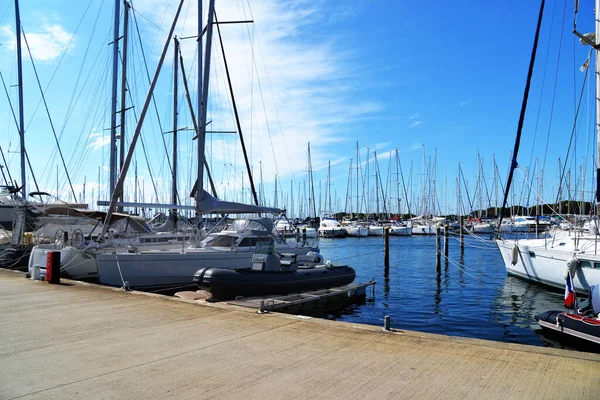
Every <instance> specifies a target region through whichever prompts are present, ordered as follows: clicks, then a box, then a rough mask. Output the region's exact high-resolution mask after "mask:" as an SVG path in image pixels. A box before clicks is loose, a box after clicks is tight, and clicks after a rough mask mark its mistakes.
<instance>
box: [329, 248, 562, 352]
mask: <svg viewBox="0 0 600 400" xmlns="http://www.w3.org/2000/svg"><path fill="white" fill-rule="evenodd" d="M435 242H436V239H435V237H434V236H429V237H427V236H412V237H395V236H393V237H390V267H389V269H386V268H384V266H383V238H376V237H368V238H344V239H321V240H320V242H319V245H320V247H321V254H322V255H323V256H324V257H325V259H326V260H331V261H332V262H334V263H335V264H346V265H349V266H351V267H353V268H354V269H355V270H356V275H357V276H356V282H366V281H369V280H370V279H372V278H373V279H375V281H376V282H377V283H376V285H375V289H374V295H371V294H369V295H368V296H367V300H366V302H364V303H363V304H349V305H348V306H346V307H345V308H344V309H342V310H340V311H339V312H337V313H335V314H333V315H328V316H327V317H328V318H332V319H336V320H340V321H348V322H356V323H363V324H370V325H377V326H382V325H383V318H384V316H386V315H389V316H390V318H391V324H392V327H393V328H396V329H407V330H415V331H422V332H429V333H438V334H445V335H453V336H463V337H470V338H479V339H487V340H495V341H502V342H510V343H521V344H529V345H536V346H557V344H556V343H553V342H549V341H547V340H545V339H544V338H543V336H541V332H540V328H539V326H538V324H537V322H536V321H535V318H534V316H535V315H536V314H537V313H539V312H542V311H545V310H548V309H561V308H562V300H563V297H562V296H563V295H562V294H561V293H557V292H556V293H555V292H551V291H549V290H548V289H547V288H544V287H540V286H538V285H535V284H532V283H528V282H526V281H523V280H521V279H517V278H513V277H509V276H508V275H507V273H506V270H505V269H504V264H503V263H502V258H501V257H500V253H499V252H498V249H497V247H496V245H495V244H494V242H493V241H492V240H490V238H489V236H487V237H485V236H482V237H467V236H466V237H465V249H464V252H462V253H461V251H460V246H459V242H458V237H451V238H450V239H449V244H450V246H449V254H448V259H445V258H444V256H443V255H442V265H441V269H440V272H439V273H438V272H437V271H436V256H435V246H436V244H435ZM442 246H443V244H442ZM442 248H443V247H442ZM369 290H370V289H369Z"/></svg>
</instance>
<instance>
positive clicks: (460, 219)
mask: <svg viewBox="0 0 600 400" xmlns="http://www.w3.org/2000/svg"><path fill="white" fill-rule="evenodd" d="M458 221H459V223H458V229H459V231H460V234H459V237H460V251H464V250H465V237H464V234H463V233H464V232H463V231H464V226H463V219H462V215H459V216H458Z"/></svg>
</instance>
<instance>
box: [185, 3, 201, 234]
mask: <svg viewBox="0 0 600 400" xmlns="http://www.w3.org/2000/svg"><path fill="white" fill-rule="evenodd" d="M202 16H203V14H202V0H198V39H197V40H198V42H197V53H198V71H197V72H198V79H197V85H196V86H197V91H196V92H197V96H198V99H197V100H198V104H197V107H198V112H197V115H198V118H200V117H201V116H202V111H201V110H202V81H203V80H202V49H203V47H202V31H203V24H202ZM182 67H183V66H182ZM201 123H204V121H199V122H198V126H197V127H196V129H197V132H196V135H198V143H197V144H198V149H197V151H198V172H197V175H198V179H197V180H196V188H195V189H196V197H199V196H200V193H201V192H202V185H203V183H202V177H203V171H204V170H203V168H204V165H203V164H204V162H203V161H204V135H201V134H200V132H203V130H202V128H200V124H201ZM200 136H202V137H200ZM192 193H193V191H192ZM196 217H199V216H198V212H197V211H196ZM198 222H200V221H196V225H197V224H198Z"/></svg>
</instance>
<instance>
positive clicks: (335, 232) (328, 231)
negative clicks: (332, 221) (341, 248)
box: [319, 228, 348, 238]
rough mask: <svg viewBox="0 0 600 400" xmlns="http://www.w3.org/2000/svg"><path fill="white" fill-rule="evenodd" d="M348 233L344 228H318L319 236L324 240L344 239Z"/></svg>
mask: <svg viewBox="0 0 600 400" xmlns="http://www.w3.org/2000/svg"><path fill="white" fill-rule="evenodd" d="M346 235H348V232H347V231H346V229H344V228H319V236H320V237H325V238H339V237H345V236H346Z"/></svg>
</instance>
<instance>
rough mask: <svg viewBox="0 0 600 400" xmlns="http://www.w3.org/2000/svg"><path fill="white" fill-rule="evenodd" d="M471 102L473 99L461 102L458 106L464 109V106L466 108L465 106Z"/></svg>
mask: <svg viewBox="0 0 600 400" xmlns="http://www.w3.org/2000/svg"><path fill="white" fill-rule="evenodd" d="M472 101H473V99H468V100H465V101H461V102H460V106H461V107H464V106H466V105H467V104H469V103H471V102H472Z"/></svg>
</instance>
